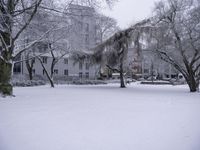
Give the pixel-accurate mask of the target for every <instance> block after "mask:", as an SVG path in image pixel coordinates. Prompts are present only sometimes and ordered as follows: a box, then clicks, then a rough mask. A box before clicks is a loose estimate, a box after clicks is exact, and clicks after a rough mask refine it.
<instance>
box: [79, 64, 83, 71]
mask: <svg viewBox="0 0 200 150" xmlns="http://www.w3.org/2000/svg"><path fill="white" fill-rule="evenodd" d="M79 69H80V70H82V69H83V63H82V62H79Z"/></svg>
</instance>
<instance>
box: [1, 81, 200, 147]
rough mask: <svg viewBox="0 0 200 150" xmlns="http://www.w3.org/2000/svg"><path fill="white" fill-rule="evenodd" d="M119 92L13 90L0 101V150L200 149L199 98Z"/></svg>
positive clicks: (157, 89) (152, 90)
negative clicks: (10, 96)
mask: <svg viewBox="0 0 200 150" xmlns="http://www.w3.org/2000/svg"><path fill="white" fill-rule="evenodd" d="M118 86H119V85H115V84H110V85H98V86H96V85H95V86H85V85H84V86H72V85H63V86H58V87H56V88H55V89H52V88H49V87H48V86H42V87H29V88H15V89H14V93H15V94H16V97H15V98H0V150H199V149H200V93H189V90H188V88H187V86H170V85H139V84H133V85H130V86H129V87H128V88H126V89H120V88H118Z"/></svg>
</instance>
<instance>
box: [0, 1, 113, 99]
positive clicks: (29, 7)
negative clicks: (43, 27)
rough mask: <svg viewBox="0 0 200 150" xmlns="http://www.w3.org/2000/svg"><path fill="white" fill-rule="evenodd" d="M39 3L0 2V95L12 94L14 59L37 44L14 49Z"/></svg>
mask: <svg viewBox="0 0 200 150" xmlns="http://www.w3.org/2000/svg"><path fill="white" fill-rule="evenodd" d="M97 1H98V0H97ZM97 1H96V0H94V1H91V0H89V2H97ZM99 1H100V0H99ZM106 1H107V2H111V1H110V0H106ZM67 2H71V1H67ZM41 3H42V0H31V1H30V0H0V42H1V49H0V93H1V94H3V95H12V93H13V90H12V85H11V84H10V79H11V74H12V67H13V60H14V58H15V57H16V56H19V54H21V53H22V52H23V51H25V50H26V49H28V48H30V47H31V46H32V45H33V44H35V43H36V42H37V41H33V42H31V43H30V44H29V45H28V46H27V47H26V48H24V47H23V48H21V47H20V46H19V47H18V48H17V47H16V45H17V46H18V44H17V42H18V39H19V38H20V36H21V35H22V33H23V32H24V31H25V29H26V28H27V27H28V26H29V25H30V23H31V21H32V19H33V18H34V16H35V14H36V12H37V11H38V8H39V6H40V5H41ZM50 10H51V9H50ZM54 11H57V10H54ZM58 12H60V11H58ZM24 16H25V17H24Z"/></svg>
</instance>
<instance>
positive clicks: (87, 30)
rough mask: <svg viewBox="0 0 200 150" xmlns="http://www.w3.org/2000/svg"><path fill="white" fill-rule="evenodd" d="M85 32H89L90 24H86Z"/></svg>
mask: <svg viewBox="0 0 200 150" xmlns="http://www.w3.org/2000/svg"><path fill="white" fill-rule="evenodd" d="M85 31H86V32H89V24H88V23H86V25H85Z"/></svg>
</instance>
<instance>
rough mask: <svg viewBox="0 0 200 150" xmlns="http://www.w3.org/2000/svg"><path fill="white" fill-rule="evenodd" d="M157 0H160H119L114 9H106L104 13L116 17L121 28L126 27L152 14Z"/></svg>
mask: <svg viewBox="0 0 200 150" xmlns="http://www.w3.org/2000/svg"><path fill="white" fill-rule="evenodd" d="M155 1H158V0H118V2H116V3H115V5H114V7H113V8H112V10H109V9H106V10H105V9H104V10H103V13H104V14H105V15H108V16H111V17H113V18H115V19H116V20H117V21H118V25H119V26H120V27H121V28H126V27H128V26H129V25H131V24H133V23H134V22H136V21H139V20H142V19H145V18H146V17H148V16H151V14H152V10H153V7H154V3H155Z"/></svg>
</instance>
